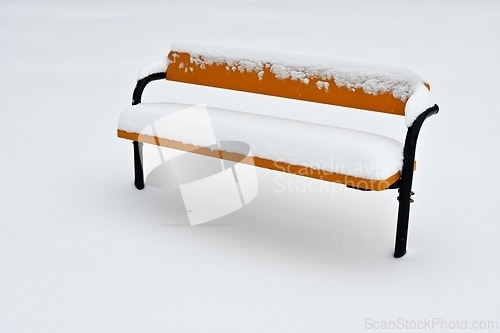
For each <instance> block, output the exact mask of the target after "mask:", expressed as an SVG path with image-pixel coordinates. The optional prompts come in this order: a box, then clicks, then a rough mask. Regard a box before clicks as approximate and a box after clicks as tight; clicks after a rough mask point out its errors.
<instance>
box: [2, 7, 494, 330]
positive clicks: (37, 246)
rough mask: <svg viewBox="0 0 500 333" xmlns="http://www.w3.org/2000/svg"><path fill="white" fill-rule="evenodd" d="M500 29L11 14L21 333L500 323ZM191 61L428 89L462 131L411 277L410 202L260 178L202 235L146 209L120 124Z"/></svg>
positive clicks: (7, 123)
mask: <svg viewBox="0 0 500 333" xmlns="http://www.w3.org/2000/svg"><path fill="white" fill-rule="evenodd" d="M499 13H500V2H497V1H486V0H484V1H479V0H478V1H451V0H450V1H434V0H433V1H389V0H383V1H377V2H376V3H375V2H374V1H319V0H314V1H284V0H271V1H241V2H236V1H211V2H208V1H207V2H203V1H189V2H183V3H181V2H173V1H170V3H169V2H168V1H141V2H139V1H137V2H136V3H134V2H132V1H128V2H124V1H115V2H113V1H108V0H100V1H86V2H76V1H75V2H72V3H69V2H67V1H58V2H57V1H52V2H50V1H2V2H1V3H0V59H1V61H0V73H1V77H0V97H1V99H0V100H1V107H0V110H1V111H0V112H1V118H0V119H1V121H0V133H1V143H0V156H1V164H0V177H1V178H0V181H1V182H0V184H1V190H0V202H1V209H0V219H1V221H0V331H1V332H334V331H339V332H363V331H366V325H365V322H366V320H367V318H371V319H372V320H378V321H382V320H394V321H395V320H397V319H398V318H405V319H408V320H415V321H416V320H423V319H424V318H428V319H431V318H443V320H450V321H451V320H457V319H459V320H463V321H469V323H472V322H473V321H475V320H496V321H500V317H499V315H498V314H499V313H500V298H499V296H500V285H499V282H498V281H499V277H500V270H499V268H498V263H499V261H500V260H499V259H500V242H499V234H500V224H499V222H500V221H499V219H498V211H497V210H498V208H499V207H500V200H499V199H498V198H499V195H498V194H497V191H498V189H499V188H500V181H499V180H498V177H497V173H498V170H497V168H498V164H499V163H498V162H499V157H498V153H499V152H498V145H499V141H500V136H499V134H498V122H499V118H500V112H499V111H500V110H499V106H498V102H497V97H498V82H499V77H500V66H498V59H500V43H499V39H498V38H499V37H498V36H499V35H500V19H499ZM174 40H196V41H205V42H217V43H229V44H240V45H249V46H257V47H272V48H277V49H284V50H292V51H301V52H311V53H320V54H327V55H332V56H341V57H352V58H361V59H367V60H375V61H386V62H395V63H401V64H405V65H408V66H411V67H414V68H416V69H417V70H419V71H420V72H421V73H422V74H423V75H424V77H426V78H427V79H428V80H429V82H430V83H431V86H432V92H433V95H434V97H435V100H436V102H437V103H438V104H439V106H440V108H441V112H440V113H439V114H438V115H437V116H435V117H432V118H430V119H428V121H427V122H426V123H425V124H424V126H423V129H422V132H421V137H420V139H419V145H418V150H417V160H418V161H419V164H418V170H417V171H416V173H415V180H414V191H415V192H416V195H415V196H414V199H415V203H414V204H413V205H412V211H411V221H410V232H409V239H408V241H409V252H408V254H407V255H406V256H405V257H403V258H402V259H394V258H393V257H392V251H393V242H394V236H395V225H396V215H397V201H396V196H397V193H396V192H394V191H386V192H383V193H368V192H358V191H354V190H347V189H344V188H342V187H336V186H335V187H333V188H332V187H331V185H329V184H328V186H324V187H321V186H322V184H321V183H320V182H316V181H309V180H306V179H303V178H299V177H293V176H284V175H283V174H279V173H275V172H272V171H266V170H261V169H259V170H258V171H257V176H258V181H259V193H258V195H257V197H256V199H255V200H254V201H252V203H250V204H249V205H248V206H246V207H244V209H241V210H239V211H237V212H235V213H233V214H230V215H228V216H225V217H223V218H220V219H218V220H215V221H213V222H210V223H208V224H203V225H201V226H198V227H189V224H188V219H187V216H186V212H185V211H184V207H183V204H182V201H181V197H180V194H179V192H178V191H162V190H157V189H153V188H146V189H145V190H144V191H137V190H136V189H135V188H134V186H133V179H132V178H133V170H132V144H131V143H130V142H129V141H127V140H122V139H118V138H117V137H116V124H117V120H118V117H119V114H120V112H121V110H122V109H124V108H125V107H127V106H128V105H129V104H130V102H131V95H132V90H133V88H134V85H135V78H136V74H137V72H138V70H139V69H140V67H141V66H143V65H145V64H147V63H148V62H150V61H154V60H156V59H158V58H160V57H162V56H164V55H165V54H166V53H167V52H168V50H169V46H170V44H171V43H172V42H173V41H174ZM144 100H145V101H146V100H149V101H154V100H165V101H175V102H190V103H206V104H207V105H212V106H217V107H224V108H233V109H237V110H242V111H248V112H257V113H272V114H276V115H279V116H289V117H292V118H296V119H308V120H310V121H321V122H325V123H340V124H342V125H344V124H348V123H349V121H350V120H348V117H347V116H345V111H343V110H332V109H333V108H331V107H329V106H321V105H315V104H314V103H306V102H297V101H283V100H281V99H279V98H272V97H259V96H254V95H250V94H244V93H233V92H228V91H219V90H215V89H209V88H193V87H186V86H184V85H181V84H177V85H176V84H173V83H168V82H156V83H155V84H152V85H151V87H150V89H149V90H147V91H146V93H145V95H144ZM359 112H360V111H358V112H357V113H356V115H355V116H354V118H356V119H357V117H358V114H359ZM373 114H374V115H375V117H373V116H372V115H373ZM359 117H361V118H363V117H366V119H365V120H363V121H361V123H362V125H361V127H363V128H364V127H367V125H366V124H370V126H371V127H373V130H374V131H376V132H382V133H384V132H385V133H388V135H390V136H394V137H398V138H399V139H400V140H403V139H404V131H405V128H404V121H403V120H402V119H401V121H400V123H399V122H398V126H395V127H394V126H392V125H391V126H389V127H387V125H386V124H388V123H390V122H392V120H393V119H392V117H391V116H387V117H389V118H391V119H389V122H388V123H385V122H384V121H382V120H384V119H385V118H387V117H384V116H380V117H379V115H377V114H375V113H370V115H365V114H364V113H363V115H362V116H359ZM356 121H358V120H356ZM356 121H354V122H356ZM368 127H369V126H368ZM396 128H397V129H396ZM287 182H289V184H290V189H291V190H290V191H289V190H287V191H285V192H283V193H278V192H280V191H279V190H280V189H282V187H281V186H279V185H278V184H288V183H287ZM287 187H288V185H287ZM305 187H306V188H308V189H307V190H304V188H305ZM298 190H300V191H298ZM292 191H293V192H294V193H292ZM297 192H300V193H297Z"/></svg>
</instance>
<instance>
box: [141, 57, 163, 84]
mask: <svg viewBox="0 0 500 333" xmlns="http://www.w3.org/2000/svg"><path fill="white" fill-rule="evenodd" d="M167 67H168V58H167V57H166V56H165V57H163V58H161V59H158V60H156V61H153V62H151V63H149V64H147V65H145V66H143V67H142V68H141V69H140V70H139V73H138V74H137V81H139V80H141V79H143V78H145V77H146V76H148V75H151V74H156V73H166V72H167Z"/></svg>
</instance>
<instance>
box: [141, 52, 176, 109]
mask: <svg viewBox="0 0 500 333" xmlns="http://www.w3.org/2000/svg"><path fill="white" fill-rule="evenodd" d="M167 67H168V58H167V57H164V58H161V59H159V60H156V61H154V62H152V63H149V64H147V65H146V66H144V67H142V68H141V69H140V70H139V73H138V74H137V84H136V85H135V89H134V93H133V95H132V105H137V104H139V103H141V97H142V92H143V91H144V88H145V87H146V85H147V84H148V83H149V82H151V81H156V80H161V79H166V77H167Z"/></svg>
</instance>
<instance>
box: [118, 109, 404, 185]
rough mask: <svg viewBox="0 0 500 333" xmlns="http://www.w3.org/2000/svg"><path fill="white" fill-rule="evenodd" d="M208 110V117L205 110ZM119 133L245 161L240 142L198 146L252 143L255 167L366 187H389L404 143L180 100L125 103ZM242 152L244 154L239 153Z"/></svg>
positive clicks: (398, 167) (400, 163)
mask: <svg viewBox="0 0 500 333" xmlns="http://www.w3.org/2000/svg"><path fill="white" fill-rule="evenodd" d="M204 114H205V115H208V117H206V116H205V117H204V116H203V115H204ZM118 136H119V137H121V138H125V139H129V140H134V141H139V142H144V143H151V144H156V145H160V146H165V147H170V148H175V149H180V150H185V151H195V150H196V151H195V152H198V153H202V154H205V155H213V156H214V157H221V158H222V157H223V156H222V155H225V156H224V159H232V158H231V156H229V155H230V154H235V156H236V157H233V159H239V160H241V159H242V158H241V156H242V154H243V155H244V154H245V152H243V151H239V149H238V145H234V146H224V149H221V152H219V151H214V150H210V149H208V148H207V149H199V148H200V147H208V146H210V145H212V144H214V143H215V142H214V139H216V140H217V141H218V142H221V141H240V142H244V143H246V144H248V145H249V146H250V148H251V155H252V156H253V161H251V163H253V164H254V165H256V166H259V167H264V168H268V169H273V170H279V171H284V172H288V173H293V174H299V175H302V176H307V177H311V178H317V179H322V180H326V181H333V182H336V183H342V184H346V185H348V186H351V187H354V188H359V189H364V190H384V189H387V188H388V187H389V186H390V185H392V184H394V183H395V182H396V181H397V180H398V179H399V178H400V176H401V169H402V166H403V144H402V143H401V142H399V141H396V140H394V139H391V138H388V137H384V136H381V135H377V134H373V133H367V132H362V131H357V130H351V129H345V128H340V127H333V126H327V125H321V124H314V123H309V122H303V121H296V120H290V119H283V118H277V117H272V116H264V115H257V114H250V113H246V112H239V111H231V110H224V109H218V108H211V107H205V106H204V105H199V106H194V105H186V104H177V103H150V104H148V103H141V104H138V105H134V106H131V107H128V108H126V109H125V110H124V111H123V112H122V114H121V116H120V119H119V123H118ZM238 155H239V157H238Z"/></svg>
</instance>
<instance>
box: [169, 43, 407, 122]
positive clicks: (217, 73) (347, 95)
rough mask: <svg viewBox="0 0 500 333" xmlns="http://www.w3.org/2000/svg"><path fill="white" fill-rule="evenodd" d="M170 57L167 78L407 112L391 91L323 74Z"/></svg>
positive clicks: (180, 55)
mask: <svg viewBox="0 0 500 333" xmlns="http://www.w3.org/2000/svg"><path fill="white" fill-rule="evenodd" d="M174 54H175V56H174ZM168 58H169V61H170V64H169V66H168V69H167V75H166V77H167V80H172V81H178V82H185V83H192V84H198V85H204V86H210V87H217V88H225V89H231V90H239V91H245V92H251V93H257V94H264V95H271V96H278V97H286V98H292V99H299V100H304V101H311V102H318V103H325V104H331V105H339V106H345V107H351V108H357V109H363V110H371V111H378V112H384V113H390V114H397V115H402V116H403V115H404V109H405V103H404V102H403V101H401V100H400V99H397V98H395V97H394V96H392V94H391V93H389V92H387V93H380V94H377V95H371V94H367V93H365V92H364V91H363V89H353V90H349V89H348V88H346V87H337V85H336V84H335V81H334V80H333V79H330V80H324V79H322V78H320V77H310V78H308V79H309V82H308V84H305V83H302V82H301V81H300V80H292V79H291V78H287V79H278V78H276V76H275V75H274V74H273V73H272V72H271V71H270V69H269V68H264V69H263V72H264V73H263V75H262V76H260V77H259V75H257V73H256V72H246V71H244V72H240V71H239V70H232V69H231V68H230V67H231V66H228V65H227V64H225V63H220V64H217V63H215V62H214V63H212V64H203V65H201V64H200V65H197V64H196V63H191V59H190V55H189V54H188V53H184V52H173V51H171V52H170V53H169V55H168ZM318 81H323V82H328V84H329V87H328V89H318V87H317V85H316V83H317V82H318Z"/></svg>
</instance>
